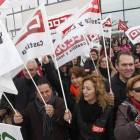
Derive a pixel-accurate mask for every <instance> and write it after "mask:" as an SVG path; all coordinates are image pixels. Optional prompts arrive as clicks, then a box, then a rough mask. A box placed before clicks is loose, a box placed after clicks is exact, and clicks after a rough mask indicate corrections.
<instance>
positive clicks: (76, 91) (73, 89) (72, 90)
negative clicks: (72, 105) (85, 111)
mask: <svg viewBox="0 0 140 140" xmlns="http://www.w3.org/2000/svg"><path fill="white" fill-rule="evenodd" d="M70 92H71V93H72V94H73V95H75V96H78V89H77V88H76V87H74V86H73V84H71V86H70Z"/></svg>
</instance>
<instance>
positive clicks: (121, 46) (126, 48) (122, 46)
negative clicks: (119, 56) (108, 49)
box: [120, 38, 131, 51]
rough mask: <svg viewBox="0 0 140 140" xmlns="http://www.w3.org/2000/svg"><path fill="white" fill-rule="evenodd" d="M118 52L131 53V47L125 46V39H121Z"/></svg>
mask: <svg viewBox="0 0 140 140" xmlns="http://www.w3.org/2000/svg"><path fill="white" fill-rule="evenodd" d="M120 50H121V51H124V50H128V51H131V45H129V44H127V42H126V39H125V38H123V39H122V44H121V45H120Z"/></svg>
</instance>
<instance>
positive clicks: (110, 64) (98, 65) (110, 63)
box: [97, 55, 115, 71]
mask: <svg viewBox="0 0 140 140" xmlns="http://www.w3.org/2000/svg"><path fill="white" fill-rule="evenodd" d="M104 57H105V55H102V56H101V57H99V59H98V61H97V68H99V67H100V63H101V60H102V59H103V58H104ZM107 60H108V65H109V68H111V70H112V71H113V70H115V68H114V67H113V65H112V62H111V60H110V58H109V57H108V56H107Z"/></svg>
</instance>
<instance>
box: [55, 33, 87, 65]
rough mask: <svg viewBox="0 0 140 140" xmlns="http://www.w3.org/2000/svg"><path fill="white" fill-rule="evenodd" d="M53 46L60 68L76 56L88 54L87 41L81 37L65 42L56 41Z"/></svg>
mask: <svg viewBox="0 0 140 140" xmlns="http://www.w3.org/2000/svg"><path fill="white" fill-rule="evenodd" d="M54 46H55V55H56V61H57V63H58V67H61V66H62V65H63V64H65V63H67V62H69V61H71V60H72V59H74V58H75V57H77V56H80V55H82V54H84V53H87V52H89V46H88V44H87V41H86V39H85V38H84V36H82V35H79V36H74V37H72V38H70V39H68V40H66V41H58V40H56V42H55V43H54Z"/></svg>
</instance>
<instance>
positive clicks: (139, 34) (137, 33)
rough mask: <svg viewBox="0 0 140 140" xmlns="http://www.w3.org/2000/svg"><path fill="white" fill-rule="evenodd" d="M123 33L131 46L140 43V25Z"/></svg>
mask: <svg viewBox="0 0 140 140" xmlns="http://www.w3.org/2000/svg"><path fill="white" fill-rule="evenodd" d="M125 33H126V35H127V37H128V38H129V39H130V41H131V42H132V43H133V45H134V44H136V43H139V42H140V25H139V26H135V27H132V28H129V29H128V30H127V31H126V32H125Z"/></svg>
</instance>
